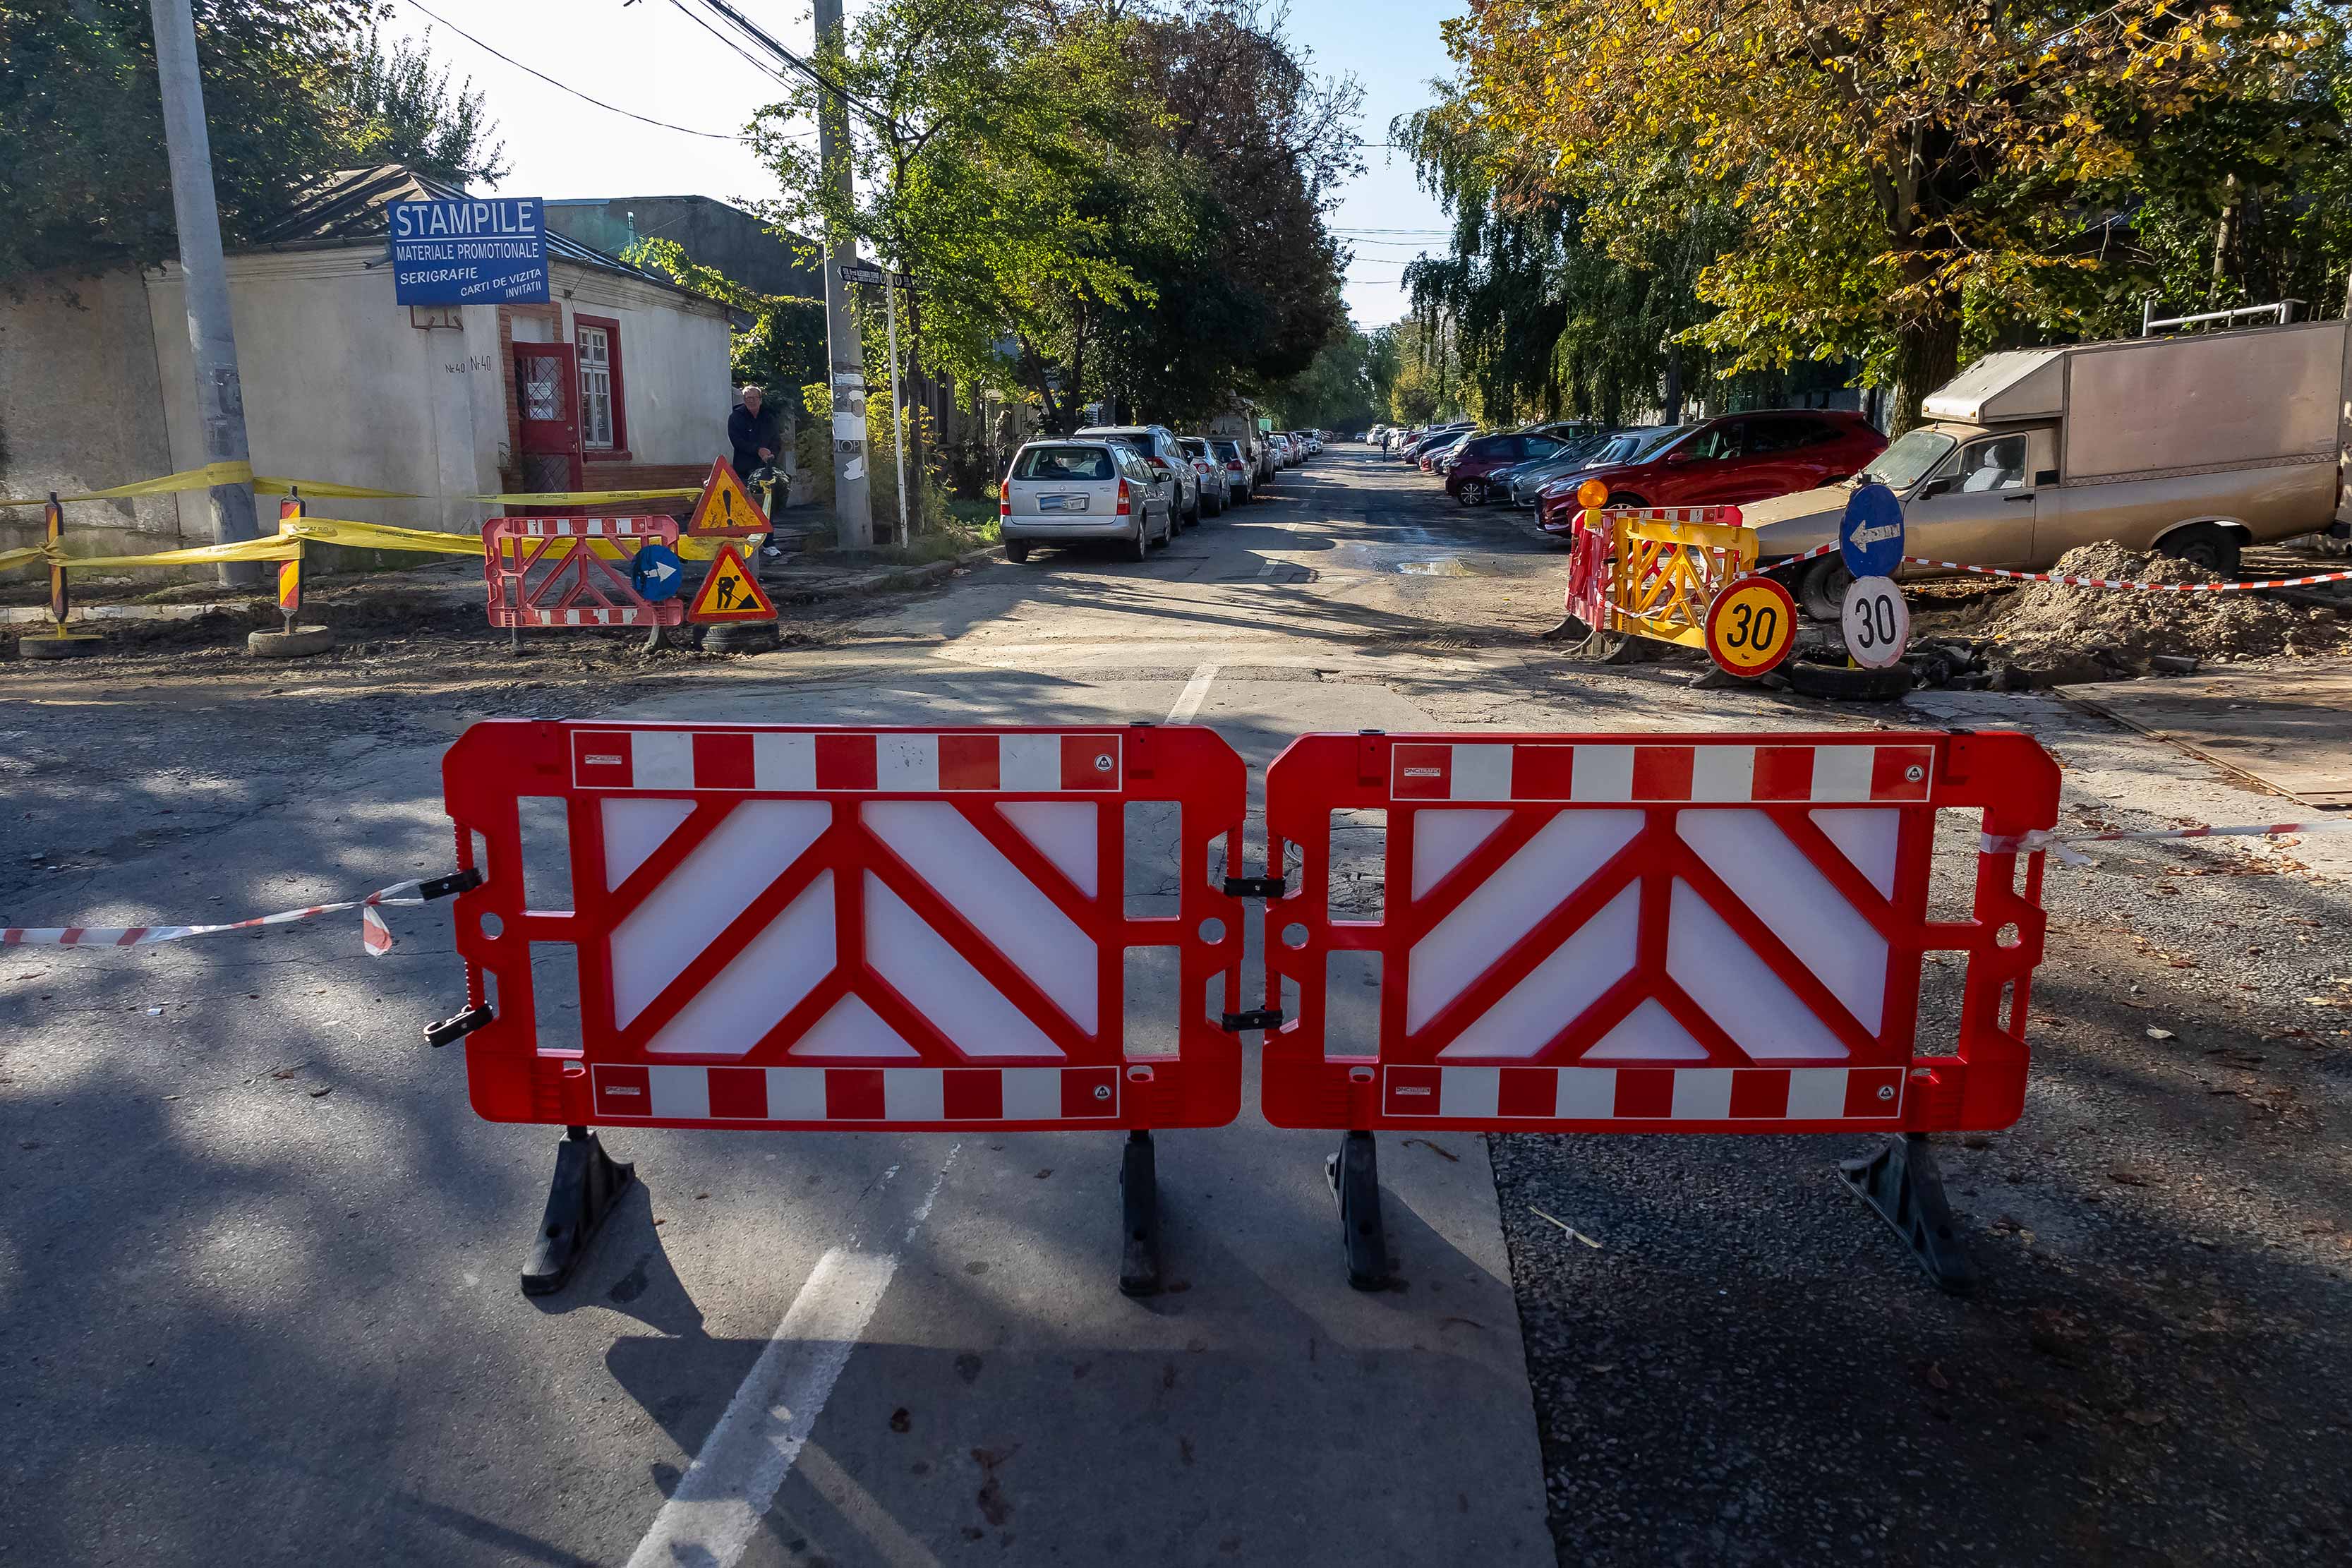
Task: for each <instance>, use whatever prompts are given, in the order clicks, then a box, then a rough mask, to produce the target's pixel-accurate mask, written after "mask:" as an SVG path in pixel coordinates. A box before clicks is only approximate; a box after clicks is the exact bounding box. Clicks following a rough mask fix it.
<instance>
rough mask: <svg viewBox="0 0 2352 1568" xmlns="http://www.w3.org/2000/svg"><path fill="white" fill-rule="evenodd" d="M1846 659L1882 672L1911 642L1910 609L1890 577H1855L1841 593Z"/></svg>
mask: <svg viewBox="0 0 2352 1568" xmlns="http://www.w3.org/2000/svg"><path fill="white" fill-rule="evenodd" d="M1840 618H1841V619H1843V621H1844V623H1845V651H1846V657H1847V658H1851V659H1853V662H1854V663H1856V664H1858V665H1860V666H1862V668H1864V669H1885V668H1889V667H1890V666H1892V665H1893V664H1895V662H1896V661H1897V660H1899V659H1900V658H1902V657H1903V650H1904V648H1905V647H1907V646H1908V645H1909V644H1910V641H1911V606H1910V605H1906V604H1905V603H1904V602H1903V590H1902V589H1901V588H1900V587H1898V586H1896V585H1895V579H1894V578H1892V577H1857V578H1855V579H1854V580H1853V586H1852V587H1850V588H1848V589H1847V590H1846V591H1845V609H1844V612H1843V615H1842V616H1841V617H1840Z"/></svg>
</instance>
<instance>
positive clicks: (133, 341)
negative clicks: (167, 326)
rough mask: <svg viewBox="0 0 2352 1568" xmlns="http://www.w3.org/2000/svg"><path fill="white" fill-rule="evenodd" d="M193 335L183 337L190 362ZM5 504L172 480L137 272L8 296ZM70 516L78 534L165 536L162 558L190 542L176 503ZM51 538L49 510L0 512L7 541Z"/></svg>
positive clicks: (81, 509)
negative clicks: (44, 520) (44, 526)
mask: <svg viewBox="0 0 2352 1568" xmlns="http://www.w3.org/2000/svg"><path fill="white" fill-rule="evenodd" d="M185 335H186V333H185V329H184V328H183V329H182V338H183V345H182V350H181V357H182V360H183V361H185V358H186V347H185V342H184V339H185ZM0 445H5V449H6V458H5V462H4V463H0V494H5V495H8V496H38V495H44V494H47V492H48V491H50V490H58V491H60V492H64V493H68V494H70V493H71V492H73V491H76V490H90V489H107V488H109V487H110V486H113V485H119V484H122V483H125V482H127V481H129V480H131V479H153V478H155V477H156V476H158V475H161V474H166V473H169V472H171V471H172V469H173V462H172V447H171V443H170V441H169V440H168V439H167V437H166V436H165V432H164V428H163V414H162V410H161V408H160V406H159V389H158V384H157V381H156V365H155V335H154V329H153V326H152V320H151V318H150V316H149V314H148V310H147V298H146V290H145V289H144V287H143V286H142V283H141V282H140V279H139V275H138V274H137V273H136V272H135V271H133V270H132V269H131V268H115V269H114V270H112V271H109V272H104V273H100V274H98V275H97V276H94V277H91V276H82V277H68V276H65V275H62V274H54V273H53V274H46V275H43V276H40V277H36V278H27V279H20V280H18V281H17V282H16V283H15V284H13V285H10V286H8V287H6V288H0ZM67 517H68V526H69V527H73V528H78V529H80V528H107V529H111V530H121V531H124V532H125V533H126V535H127V534H128V533H129V532H131V531H139V532H143V533H150V534H155V535H159V536H160V537H158V538H156V539H155V540H153V542H152V547H153V548H156V549H169V548H172V547H173V546H174V545H176V544H177V543H178V542H179V541H178V540H177V539H176V538H175V537H173V535H175V534H176V533H177V531H178V530H179V509H178V507H177V506H176V505H175V504H174V503H173V500H172V498H171V497H169V496H141V497H135V498H132V499H130V500H117V501H83V502H80V503H79V504H78V505H76V506H73V507H70V508H68V511H67ZM40 531H41V513H40V510H39V509H38V508H36V507H9V508H5V509H0V543H19V542H26V541H27V540H30V539H32V538H36V537H37V536H38V535H39V533H40ZM123 542H124V543H126V544H133V545H136V542H133V541H131V540H129V539H128V538H126V539H125V540H124V541H123Z"/></svg>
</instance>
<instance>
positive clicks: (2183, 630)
mask: <svg viewBox="0 0 2352 1568" xmlns="http://www.w3.org/2000/svg"><path fill="white" fill-rule="evenodd" d="M2052 571H2053V573H2054V574H2063V575H2067V576H2078V577H2100V578H2109V579H2115V580H2119V581H2126V582H2147V583H2218V582H2222V581H2226V579H2224V578H2223V577H2221V575H2220V574H2215V573H2212V572H2208V571H2206V570H2204V569H2203V568H2201V567H2198V566H2192V565H2190V564H2189V563H2187V562H2184V561H2176V560H2174V559H2173V558H2171V557H2170V556H2168V555H2144V554H2141V553H2139V552H2136V551H2130V550H2126V549H2125V548H2123V547H2122V546H2121V545H2118V544H2112V543H2102V544H2086V545H2084V546H2082V547H2081V548H2080V549H2076V550H2070V551H2068V552H2066V554H2065V555H2064V556H2063V557H2062V558H2061V559H2060V560H2059V562H2058V563H2057V565H2056V566H2054V567H2053V568H2052ZM1937 631H1938V632H1939V633H1941V634H1944V635H1958V636H1961V637H1969V638H1971V639H1972V640H1976V641H1978V642H1979V643H1980V644H1990V647H1987V648H1986V649H1985V651H1986V652H1987V653H1988V654H1989V655H1990V657H1991V658H1993V659H1994V660H1996V661H2000V662H2006V663H2007V664H2009V665H2010V666H2011V667H2012V668H2015V669H2016V670H2018V671H2020V672H2021V673H2023V674H2025V675H2027V676H2029V677H2031V678H2032V681H2033V683H2034V684H2035V685H2037V686H2056V685H2064V684H2067V683H2069V682H2074V681H2084V680H2112V679H2117V678H2119V677H2124V676H2132V675H2146V674H2147V673H2149V672H2150V670H2151V669H2152V668H2154V667H2153V665H2152V664H2151V662H2150V661H2151V660H2153V659H2154V658H2156V657H2157V656H2158V655H2164V654H2170V655H2185V656H2188V657H2189V658H2196V659H2199V660H2200V661H2202V662H2205V663H2209V664H2234V663H2237V662H2239V661H2241V660H2244V659H2254V658H2273V657H2276V656H2278V655H2282V654H2284V655H2289V656H2295V655H2307V654H2323V653H2335V652H2339V651H2343V650H2346V649H2352V616H2347V615H2343V614H2338V613H2336V611H2333V610H2327V609H2322V608H2319V607H2316V606H2314V605H2296V604H2288V603H2285V602H2284V601H2282V600H2279V599H2274V598H2271V597H2268V596H2266V595H2261V594H2164V593H2154V592H2150V591H2147V590H2145V589H2133V588H2077V587H2069V586H2065V585H2063V584H2056V583H2035V584H2030V585H2028V586H2027V587H2025V588H2024V589H2023V590H2021V591H2020V592H2016V593H2011V594H2005V595H2000V596H1999V597H1998V598H1994V597H1987V598H1985V599H1982V600H1980V601H1979V602H1978V603H1976V604H1972V605H1969V607H1968V608H1967V609H1966V610H1964V611H1962V612H1961V613H1960V614H1959V615H1958V616H1954V617H1952V618H1951V619H1950V620H1946V621H1943V623H1942V624H1941V625H1940V626H1937Z"/></svg>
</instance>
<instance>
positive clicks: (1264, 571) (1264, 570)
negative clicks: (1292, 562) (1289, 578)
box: [1257, 561, 1282, 577]
mask: <svg viewBox="0 0 2352 1568" xmlns="http://www.w3.org/2000/svg"><path fill="white" fill-rule="evenodd" d="M1281 564H1282V563H1281V562H1279V561H1269V562H1267V563H1265V565H1263V566H1261V567H1259V568H1258V569H1257V574H1258V575H1259V576H1261V577H1271V576H1273V575H1274V573H1275V568H1276V567H1277V566H1280V565H1281Z"/></svg>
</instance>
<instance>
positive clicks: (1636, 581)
mask: <svg viewBox="0 0 2352 1568" xmlns="http://www.w3.org/2000/svg"><path fill="white" fill-rule="evenodd" d="M1727 511H1728V512H1729V513H1730V515H1731V516H1733V517H1735V518H1736V517H1738V512H1737V511H1736V510H1733V509H1730V508H1725V507H1677V508H1673V509H1664V510H1641V511H1636V510H1631V509H1623V508H1620V509H1614V510H1610V511H1609V512H1607V513H1606V514H1605V515H1606V516H1607V518H1608V519H1609V526H1610V552H1609V602H1608V606H1607V613H1608V619H1609V625H1608V628H1607V629H1609V630H1611V631H1615V632H1622V633H1625V634H1628V635H1630V636H1633V637H1650V638H1653V639H1654V640H1656V641H1659V642H1671V643H1680V644H1682V645H1683V646H1685V647H1706V611H1707V606H1708V605H1712V604H1713V603H1714V602H1715V596H1716V595H1717V593H1719V592H1721V591H1722V589H1723V587H1724V585H1725V584H1727V583H1729V582H1730V581H1731V580H1732V579H1733V578H1735V577H1738V576H1739V575H1741V574H1744V573H1747V572H1749V571H1752V570H1754V568H1755V565H1756V553H1757V538H1756V531H1755V530H1754V529H1752V528H1748V527H1744V526H1742V525H1741V524H1739V523H1738V522H1736V521H1733V522H1725V521H1712V519H1714V518H1719V517H1721V516H1722V515H1723V514H1724V513H1725V512H1727Z"/></svg>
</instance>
